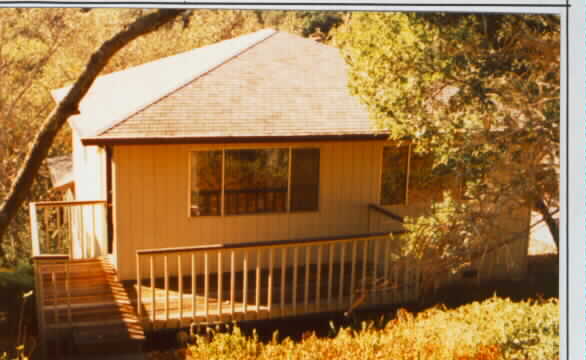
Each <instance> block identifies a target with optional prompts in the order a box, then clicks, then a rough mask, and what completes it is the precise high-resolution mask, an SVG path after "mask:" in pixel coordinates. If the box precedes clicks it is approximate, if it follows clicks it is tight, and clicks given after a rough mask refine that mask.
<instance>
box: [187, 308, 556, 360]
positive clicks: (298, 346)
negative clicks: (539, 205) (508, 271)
mask: <svg viewBox="0 0 586 360" xmlns="http://www.w3.org/2000/svg"><path fill="white" fill-rule="evenodd" d="M187 354H188V355H189V356H190V358H193V359H200V358H201V359H267V360H268V359H291V360H293V359H349V360H350V359H404V360H408V359H409V360H410V359H414V360H415V359H434V360H435V359H438V360H443V359H446V360H447V359H450V360H452V359H457V360H496V359H507V360H508V359H510V360H516V359H532V360H540V359H544V360H545V359H548V360H553V359H557V358H559V305H558V301H557V300H548V301H540V302H536V301H526V302H512V301H510V300H509V299H502V298H497V297H493V298H491V299H489V300H486V301H484V302H482V303H478V302H474V303H471V304H467V305H464V306H461V307H459V308H457V309H454V310H446V309H445V308H442V307H435V308H432V309H428V310H426V311H424V312H422V313H420V314H418V315H417V316H415V315H413V314H410V313H408V312H407V311H405V310H400V311H399V312H398V313H397V316H396V317H395V318H394V319H393V320H391V321H389V322H388V323H387V324H386V326H385V327H384V328H382V329H379V328H377V327H375V326H374V324H373V323H367V322H364V323H363V324H362V327H361V328H360V329H358V330H352V329H349V328H345V329H340V330H339V331H338V332H337V333H336V335H335V336H333V337H331V338H320V337H317V336H316V335H315V334H306V335H305V336H304V337H303V340H302V341H300V342H294V341H292V340H290V339H285V340H283V341H277V340H276V336H275V337H273V341H272V342H270V343H267V344H264V343H261V342H260V341H259V340H258V337H257V336H256V335H253V336H251V337H247V336H245V335H244V334H243V333H242V332H241V331H240V330H239V329H238V328H237V327H235V328H234V329H233V330H232V332H228V333H214V332H211V333H210V334H208V335H207V336H196V338H195V343H194V344H193V345H191V346H189V348H188V351H187Z"/></svg>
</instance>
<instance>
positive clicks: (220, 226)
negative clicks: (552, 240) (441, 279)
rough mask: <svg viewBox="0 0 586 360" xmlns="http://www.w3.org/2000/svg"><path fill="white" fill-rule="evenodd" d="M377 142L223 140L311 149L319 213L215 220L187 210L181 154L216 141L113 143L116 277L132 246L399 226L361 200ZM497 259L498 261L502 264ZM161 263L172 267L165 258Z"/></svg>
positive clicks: (403, 210) (131, 256)
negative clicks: (315, 151) (316, 158)
mask: <svg viewBox="0 0 586 360" xmlns="http://www.w3.org/2000/svg"><path fill="white" fill-rule="evenodd" d="M384 144H385V142H384V141H370V142H323V143H308V142H307V143H297V144H272V145H271V144H238V145H232V144H231V145H228V146H226V148H260V147H270V146H283V145H285V146H289V145H290V146H299V147H319V148H320V149H321V152H320V198H319V210H318V211H316V212H302V213H282V214H263V215H233V216H223V217H219V216H207V217H206V216H204V217H189V215H188V207H189V204H188V201H189V191H190V190H189V183H188V182H189V153H190V151H193V150H204V149H220V148H222V147H221V146H219V145H117V146H114V148H113V176H114V177H113V179H114V184H113V189H114V194H113V196H114V197H113V203H114V233H115V236H114V238H115V245H114V252H115V254H117V268H118V272H119V276H120V279H121V280H130V279H134V278H135V271H136V269H135V252H136V250H138V249H156V248H166V247H179V246H194V245H208V244H229V243H239V242H249V241H269V240H287V239H299V238H309V237H322V236H334V235H350V234H363V233H367V232H371V231H389V230H398V229H400V228H401V226H400V224H399V223H397V222H396V221H392V220H385V219H381V218H380V216H377V215H376V213H374V212H372V211H370V214H369V210H368V204H370V203H378V202H379V197H380V178H381V162H382V148H383V146H384ZM426 205H427V204H421V203H419V204H409V205H408V206H405V205H401V206H389V207H387V208H388V209H390V210H392V211H395V212H396V213H398V214H400V215H403V216H415V215H417V214H420V213H421V212H422V211H423V210H424V209H425V207H426ZM519 223H522V224H523V226H524V223H523V221H521V222H519V221H517V222H515V223H514V224H513V225H514V227H517V226H518V225H519ZM527 224H528V217H527ZM525 245H526V243H525ZM521 247H522V246H521V245H519V250H515V251H516V252H515V253H514V254H513V256H515V257H517V256H519V257H521V256H523V255H522V254H521V250H520V249H521ZM525 248H526V246H525ZM497 255H498V257H499V259H500V258H502V259H506V257H504V255H502V254H497ZM502 259H501V260H500V261H501V262H504V261H505V260H502ZM485 260H486V259H485ZM495 261H496V260H495ZM520 261H525V260H520ZM485 262H486V261H485ZM184 266H185V265H184ZM483 266H484V265H483ZM169 268H170V269H175V268H176V264H174V263H173V260H172V259H170V263H169ZM493 268H494V266H493ZM159 270H160V269H159ZM171 273H173V271H171Z"/></svg>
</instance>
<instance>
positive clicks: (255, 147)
mask: <svg viewBox="0 0 586 360" xmlns="http://www.w3.org/2000/svg"><path fill="white" fill-rule="evenodd" d="M264 149H287V151H288V164H287V167H288V169H287V201H286V204H285V211H278V212H259V213H244V214H226V213H225V204H224V201H225V196H224V192H225V183H224V181H225V173H226V151H230V150H264ZM293 149H318V150H319V160H320V161H319V173H318V184H317V191H318V196H317V207H316V209H315V210H295V211H292V210H291V166H292V159H293V157H292V156H293ZM198 151H221V152H222V182H221V191H220V214H219V215H200V216H193V215H191V206H192V204H191V201H192V200H191V199H192V188H191V182H192V167H191V166H192V155H191V154H192V153H194V152H198ZM321 156H322V146H321V144H311V145H305V144H293V145H274V144H273V145H268V144H266V145H265V144H254V145H253V146H226V147H223V146H220V147H218V146H206V147H201V148H200V147H198V148H191V149H189V150H188V151H187V217H188V218H190V219H197V218H219V217H235V216H273V215H284V214H289V215H292V214H305V213H316V212H320V211H321V182H322V178H323V174H322V172H323V170H322V161H321Z"/></svg>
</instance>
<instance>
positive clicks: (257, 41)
mask: <svg viewBox="0 0 586 360" xmlns="http://www.w3.org/2000/svg"><path fill="white" fill-rule="evenodd" d="M262 33H266V35H265V34H262ZM277 33H278V31H276V30H275V29H272V28H266V29H262V30H259V31H256V32H253V33H250V34H245V35H241V36H250V35H253V34H259V35H264V36H261V37H260V38H259V39H255V41H254V42H252V44H248V45H247V46H245V47H244V48H241V49H238V51H236V52H235V53H233V54H230V55H228V56H226V57H224V58H223V59H222V60H221V61H219V62H218V63H216V64H214V65H212V66H210V67H208V68H206V69H205V70H204V71H200V72H198V73H196V74H195V75H194V76H193V77H190V78H189V79H188V80H184V81H181V82H180V83H178V84H177V85H175V86H173V87H172V88H171V89H170V90H168V91H165V93H163V94H160V95H157V96H155V97H153V98H152V99H148V100H147V101H145V102H144V104H143V105H141V106H138V107H137V108H136V109H134V110H132V111H131V112H129V113H128V114H127V115H124V116H121V117H120V118H119V119H118V120H114V121H112V122H111V123H110V124H108V125H106V126H103V127H101V128H98V129H96V130H95V131H94V135H93V136H94V137H96V136H100V135H103V134H104V133H106V132H108V131H109V130H111V129H113V128H115V127H116V126H118V125H121V124H122V123H124V122H125V121H127V120H128V119H130V118H131V117H132V116H134V115H136V114H138V113H139V112H141V111H144V110H145V109H147V108H149V107H150V106H152V105H154V104H155V103H157V102H159V101H161V100H162V99H164V98H166V97H168V96H170V95H172V94H174V93H175V92H177V91H178V90H180V89H182V88H184V87H185V86H187V85H189V84H191V83H192V82H194V81H195V80H197V79H199V78H201V77H202V76H205V75H207V74H209V73H211V72H212V71H214V70H216V69H218V68H219V67H221V66H223V65H225V64H226V63H228V62H230V61H231V60H233V59H234V58H236V57H238V56H240V55H242V54H244V53H245V52H247V51H248V50H250V49H252V48H253V47H255V46H256V45H258V44H260V43H262V42H264V41H265V40H267V39H269V38H271V37H273V36H274V35H275V34H277ZM234 39H237V38H233V39H227V40H225V41H229V40H234ZM220 43H221V42H219V43H214V44H210V45H207V46H213V45H217V44H220ZM204 47H205V46H204ZM204 47H201V48H196V49H193V50H191V51H194V50H197V49H202V48H204ZM177 55H179V54H177ZM172 56H176V55H172ZM162 59H164V58H162ZM159 60H161V59H159ZM155 61H158V60H155ZM122 71H124V70H122Z"/></svg>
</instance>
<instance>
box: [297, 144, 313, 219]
mask: <svg viewBox="0 0 586 360" xmlns="http://www.w3.org/2000/svg"><path fill="white" fill-rule="evenodd" d="M291 153H292V163H291V211H315V210H317V209H318V203H319V149H293V150H292V151H291Z"/></svg>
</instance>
